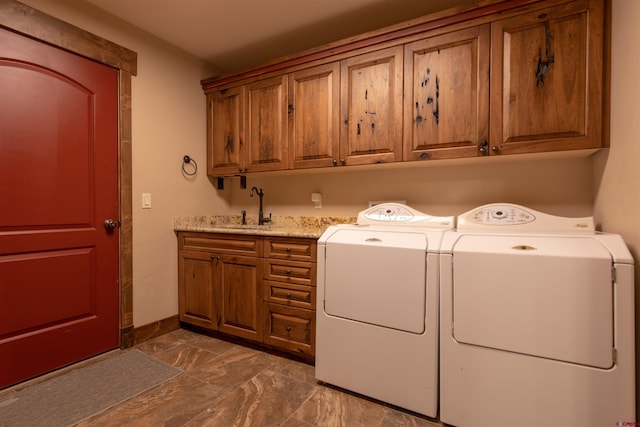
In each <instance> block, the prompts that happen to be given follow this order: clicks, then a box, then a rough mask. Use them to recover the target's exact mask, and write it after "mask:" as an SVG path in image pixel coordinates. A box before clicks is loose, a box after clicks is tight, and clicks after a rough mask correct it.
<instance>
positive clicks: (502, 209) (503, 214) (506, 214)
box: [470, 205, 536, 225]
mask: <svg viewBox="0 0 640 427" xmlns="http://www.w3.org/2000/svg"><path fill="white" fill-rule="evenodd" d="M535 219H536V216H535V215H534V214H532V213H531V212H528V211H526V210H524V209H522V208H519V207H515V206H505V205H492V206H489V207H486V208H480V209H478V210H476V211H474V212H472V213H471V217H470V220H471V221H472V222H474V223H476V224H491V225H499V224H509V225H513V224H527V223H529V222H532V221H535Z"/></svg>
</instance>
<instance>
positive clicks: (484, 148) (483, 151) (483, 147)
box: [480, 140, 489, 155]
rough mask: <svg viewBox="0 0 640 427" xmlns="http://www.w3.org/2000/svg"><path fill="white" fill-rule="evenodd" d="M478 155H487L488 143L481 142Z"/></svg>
mask: <svg viewBox="0 0 640 427" xmlns="http://www.w3.org/2000/svg"><path fill="white" fill-rule="evenodd" d="M480 154H483V155H486V154H489V141H486V140H485V141H482V144H480Z"/></svg>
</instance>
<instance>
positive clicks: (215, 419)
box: [78, 329, 442, 427]
mask: <svg viewBox="0 0 640 427" xmlns="http://www.w3.org/2000/svg"><path fill="white" fill-rule="evenodd" d="M136 348H138V349H140V350H141V351H144V352H146V353H147V354H150V355H153V356H154V357H157V358H158V359H160V360H162V361H164V362H166V363H170V364H172V365H174V366H177V367H179V368H181V369H183V370H184V373H183V374H181V375H179V376H178V377H176V378H174V379H172V380H170V381H168V382H166V383H164V384H162V385H160V386H158V387H155V388H153V389H151V390H149V391H147V392H145V393H143V394H140V395H138V396H137V397H135V398H133V399H130V400H128V401H126V402H124V403H122V404H120V405H118V406H116V407H114V408H112V409H111V410H109V411H107V412H104V413H102V414H99V415H97V416H95V417H93V418H91V419H89V420H87V421H84V422H82V423H80V424H78V426H82V427H85V426H91V427H94V426H109V427H112V426H144V427H148V426H187V427H195V426H217V427H231V426H238V427H240V426H247V427H248V426H251V427H266V426H282V427H310V426H330V427H338V426H348V427H358V426H363V427H365V426H366V427H376V426H381V427H382V426H385V427H386V426H389V427H395V426H403V427H404V426H415V427H442V424H440V423H437V422H435V421H434V420H430V419H427V418H424V417H420V416H415V415H414V414H411V413H408V412H405V411H402V410H400V409H398V408H394V407H390V406H388V405H385V404H382V403H380V402H375V401H372V400H370V399H367V398H364V397H362V396H357V395H354V394H351V393H348V392H344V391H340V390H337V389H336V388H333V387H330V386H326V385H322V384H319V383H318V382H317V381H316V380H315V379H314V377H313V367H312V366H310V365H306V364H304V363H299V362H295V361H292V360H289V359H286V358H282V357H278V356H274V355H271V354H268V353H263V352H260V351H257V350H253V349H250V348H246V347H243V346H240V345H236V344H232V343H229V342H226V341H221V340H218V339H215V338H211V337H207V336H204V335H199V334H196V333H193V332H190V331H187V330H184V329H179V330H177V331H174V332H171V333H169V334H166V335H163V336H160V337H157V338H154V339H152V340H150V341H147V342H145V343H142V344H140V345H138V346H136Z"/></svg>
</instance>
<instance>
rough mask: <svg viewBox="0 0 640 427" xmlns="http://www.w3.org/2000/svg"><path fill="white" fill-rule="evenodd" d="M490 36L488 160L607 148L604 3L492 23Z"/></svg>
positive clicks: (578, 4)
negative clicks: (604, 132)
mask: <svg viewBox="0 0 640 427" xmlns="http://www.w3.org/2000/svg"><path fill="white" fill-rule="evenodd" d="M491 31H492V35H491V42H492V58H491V91H492V93H491V122H492V125H491V141H490V142H491V153H492V154H500V153H503V154H507V153H529V152H538V151H554V150H571V149H580V148H597V147H600V146H603V145H605V144H606V142H605V143H604V144H603V142H602V134H601V133H602V131H601V129H602V85H603V83H602V76H603V74H602V73H603V71H602V70H603V66H602V64H603V60H604V58H603V2H602V1H586V0H585V1H577V2H572V3H567V4H564V5H560V6H556V7H552V8H548V9H544V10H540V11H536V12H533V13H530V14H525V15H521V16H516V17H514V18H511V19H506V20H503V21H497V22H495V23H493V24H492V29H491Z"/></svg>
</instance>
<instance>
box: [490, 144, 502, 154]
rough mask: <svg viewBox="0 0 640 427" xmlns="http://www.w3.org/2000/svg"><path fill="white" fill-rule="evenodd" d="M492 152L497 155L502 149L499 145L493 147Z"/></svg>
mask: <svg viewBox="0 0 640 427" xmlns="http://www.w3.org/2000/svg"><path fill="white" fill-rule="evenodd" d="M491 151H493V152H494V153H497V152H498V151H500V149H499V148H498V146H497V145H494V146H493V147H491Z"/></svg>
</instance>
